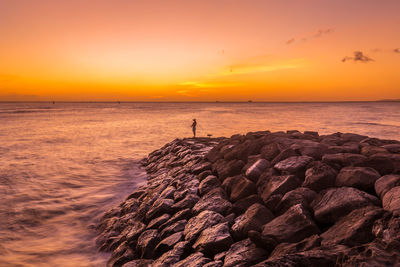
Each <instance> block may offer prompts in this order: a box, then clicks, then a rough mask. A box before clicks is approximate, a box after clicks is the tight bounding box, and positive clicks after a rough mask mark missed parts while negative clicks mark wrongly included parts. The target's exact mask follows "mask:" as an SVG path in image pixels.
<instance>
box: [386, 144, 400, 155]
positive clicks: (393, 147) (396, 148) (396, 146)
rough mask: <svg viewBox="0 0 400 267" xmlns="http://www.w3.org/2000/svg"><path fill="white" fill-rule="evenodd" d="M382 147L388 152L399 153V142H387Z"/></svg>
mask: <svg viewBox="0 0 400 267" xmlns="http://www.w3.org/2000/svg"><path fill="white" fill-rule="evenodd" d="M382 147H383V148H384V149H386V150H387V151H389V152H390V153H397V154H399V153H400V144H388V145H383V146H382Z"/></svg>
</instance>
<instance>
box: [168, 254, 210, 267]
mask: <svg viewBox="0 0 400 267" xmlns="http://www.w3.org/2000/svg"><path fill="white" fill-rule="evenodd" d="M210 261H211V260H210V259H208V258H206V257H204V254H203V253H201V252H196V253H193V254H192V255H189V256H188V257H187V258H186V259H183V260H181V261H179V262H177V263H175V264H174V267H203V266H204V265H205V264H207V263H208V262H210Z"/></svg>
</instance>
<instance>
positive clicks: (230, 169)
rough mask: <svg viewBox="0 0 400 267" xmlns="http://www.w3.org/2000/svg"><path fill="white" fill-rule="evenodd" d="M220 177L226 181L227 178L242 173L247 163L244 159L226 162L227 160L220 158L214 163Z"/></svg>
mask: <svg viewBox="0 0 400 267" xmlns="http://www.w3.org/2000/svg"><path fill="white" fill-rule="evenodd" d="M214 165H215V169H216V172H217V174H218V178H219V179H220V180H221V181H224V180H225V178H227V177H230V176H235V175H238V174H240V172H241V170H242V168H243V166H244V165H245V163H244V162H243V161H242V160H235V159H234V160H231V161H228V162H226V161H225V160H218V161H217V162H216V163H214Z"/></svg>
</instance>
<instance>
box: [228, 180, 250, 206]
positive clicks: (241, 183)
mask: <svg viewBox="0 0 400 267" xmlns="http://www.w3.org/2000/svg"><path fill="white" fill-rule="evenodd" d="M256 192H257V188H256V185H255V184H254V183H253V182H252V181H250V180H249V179H247V178H245V177H244V176H242V177H240V179H238V180H237V181H236V183H235V184H233V185H232V188H231V194H230V200H231V201H232V202H235V201H238V200H239V199H242V198H245V197H248V196H250V195H252V194H255V193H256Z"/></svg>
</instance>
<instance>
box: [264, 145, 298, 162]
mask: <svg viewBox="0 0 400 267" xmlns="http://www.w3.org/2000/svg"><path fill="white" fill-rule="evenodd" d="M298 155H299V154H298V153H297V152H296V151H294V150H293V149H291V148H287V149H284V150H282V151H281V152H280V153H279V154H278V156H276V157H275V158H274V159H273V160H272V161H271V165H272V166H274V165H275V164H276V163H278V162H281V161H283V160H285V159H287V158H290V157H294V156H298Z"/></svg>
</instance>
